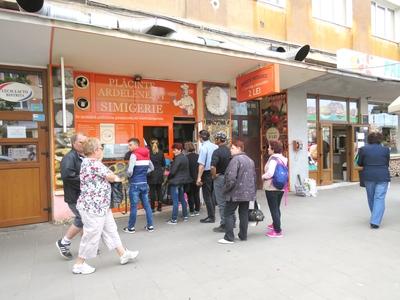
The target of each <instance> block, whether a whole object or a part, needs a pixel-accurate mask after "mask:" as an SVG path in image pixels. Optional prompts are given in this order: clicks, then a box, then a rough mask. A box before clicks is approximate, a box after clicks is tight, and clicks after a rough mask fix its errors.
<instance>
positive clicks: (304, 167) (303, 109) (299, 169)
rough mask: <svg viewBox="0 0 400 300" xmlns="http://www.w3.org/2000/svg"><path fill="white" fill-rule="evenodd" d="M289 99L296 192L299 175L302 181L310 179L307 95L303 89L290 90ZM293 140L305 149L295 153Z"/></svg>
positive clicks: (292, 174)
mask: <svg viewBox="0 0 400 300" xmlns="http://www.w3.org/2000/svg"><path fill="white" fill-rule="evenodd" d="M287 97H288V128H289V134H288V139H289V174H290V189H291V190H293V191H294V185H295V183H296V181H297V174H300V176H301V178H302V179H304V178H307V177H308V153H307V101H306V99H307V93H306V91H305V90H304V89H303V88H295V89H289V90H288V92H287ZM293 140H300V141H302V143H303V149H302V150H300V151H297V152H295V151H293V147H292V142H293Z"/></svg>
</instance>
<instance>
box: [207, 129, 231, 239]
mask: <svg viewBox="0 0 400 300" xmlns="http://www.w3.org/2000/svg"><path fill="white" fill-rule="evenodd" d="M214 141H215V144H216V145H217V146H218V149H217V150H215V151H214V152H213V154H212V157H211V176H212V179H213V186H214V195H215V200H216V202H217V205H218V207H219V215H220V217H221V220H220V225H219V226H218V227H215V228H214V229H213V231H214V232H225V217H224V211H225V203H226V196H225V195H224V180H225V170H226V168H227V167H228V164H229V161H230V160H231V150H230V149H229V148H228V146H227V145H226V134H225V132H223V131H219V132H217V133H216V134H215V136H214Z"/></svg>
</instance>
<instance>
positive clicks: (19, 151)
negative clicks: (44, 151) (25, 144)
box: [8, 148, 29, 160]
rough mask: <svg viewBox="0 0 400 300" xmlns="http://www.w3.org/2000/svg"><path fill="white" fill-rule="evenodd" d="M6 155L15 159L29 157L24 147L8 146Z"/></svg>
mask: <svg viewBox="0 0 400 300" xmlns="http://www.w3.org/2000/svg"><path fill="white" fill-rule="evenodd" d="M8 157H11V158H13V159H15V160H27V159H28V157H29V152H28V149H26V148H9V149H8Z"/></svg>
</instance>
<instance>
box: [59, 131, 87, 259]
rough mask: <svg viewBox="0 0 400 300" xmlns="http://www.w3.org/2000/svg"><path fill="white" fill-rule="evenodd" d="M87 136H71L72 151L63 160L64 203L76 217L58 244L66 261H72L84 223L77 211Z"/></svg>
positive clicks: (79, 134) (78, 134)
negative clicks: (71, 249) (73, 245)
mask: <svg viewBox="0 0 400 300" xmlns="http://www.w3.org/2000/svg"><path fill="white" fill-rule="evenodd" d="M85 141H86V136H84V135H83V134H81V133H77V134H74V135H73V136H71V145H72V150H71V151H70V152H68V153H67V154H66V155H65V156H64V157H63V159H62V160H61V179H62V181H63V187H64V201H65V202H66V203H67V204H68V207H69V208H70V209H71V211H72V212H73V214H74V215H75V219H74V222H73V223H72V224H71V226H70V227H69V228H68V230H67V232H66V234H65V236H64V237H63V238H62V239H59V240H58V241H57V242H56V246H57V248H58V250H59V251H60V254H61V256H62V257H64V258H65V259H72V254H71V252H70V250H69V249H70V246H71V240H72V239H73V238H74V237H75V236H76V235H77V234H78V233H79V232H81V231H82V227H83V223H82V219H81V216H80V214H79V212H78V210H77V209H76V201H77V200H78V197H79V194H80V193H81V188H80V179H79V173H80V171H81V163H82V158H83V146H82V144H83V143H84V142H85Z"/></svg>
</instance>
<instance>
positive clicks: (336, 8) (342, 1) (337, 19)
mask: <svg viewBox="0 0 400 300" xmlns="http://www.w3.org/2000/svg"><path fill="white" fill-rule="evenodd" d="M351 1H352V0H312V10H313V17H315V18H318V19H321V20H324V21H328V22H331V23H335V24H339V25H343V26H348V27H351V25H352V2H351Z"/></svg>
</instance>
